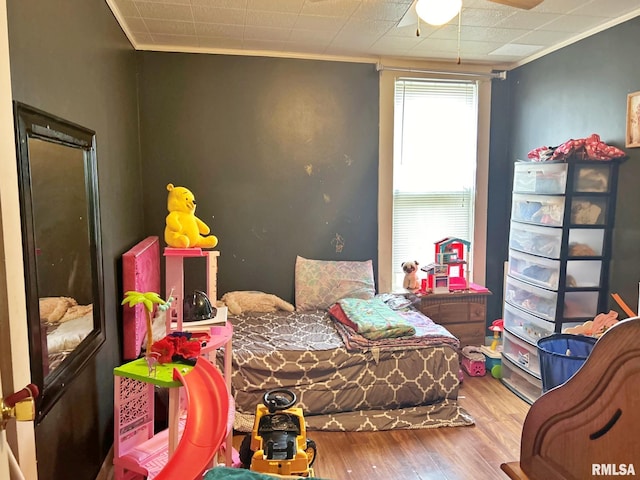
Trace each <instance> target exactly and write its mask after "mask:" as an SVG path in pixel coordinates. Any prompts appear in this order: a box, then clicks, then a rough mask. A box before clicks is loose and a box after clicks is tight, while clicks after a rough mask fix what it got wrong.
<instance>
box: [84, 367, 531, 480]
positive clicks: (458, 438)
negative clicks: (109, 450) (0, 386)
mask: <svg viewBox="0 0 640 480" xmlns="http://www.w3.org/2000/svg"><path fill="white" fill-rule="evenodd" d="M459 395H460V404H461V405H462V406H463V407H464V408H465V409H466V410H467V412H468V413H469V414H470V415H471V416H472V417H473V418H474V420H475V422H476V423H475V425H473V426H470V427H455V428H436V429H427V430H393V431H385V432H348V433H343V432H315V431H312V432H308V437H309V438H311V439H313V440H314V441H315V442H316V445H317V448H318V454H317V458H316V461H315V463H314V466H313V467H314V471H315V475H316V477H320V478H323V479H331V480H373V479H384V480H470V479H473V480H500V479H505V480H506V479H507V476H506V475H505V474H504V473H503V472H502V471H501V470H500V464H501V463H503V462H511V461H515V460H518V459H519V457H520V435H521V432H522V423H523V422H524V418H525V416H526V415H527V412H528V411H529V405H528V404H527V403H525V402H524V401H523V400H521V399H520V398H518V397H517V396H516V395H514V394H513V393H511V392H510V391H509V390H507V388H506V387H505V386H504V385H502V383H500V381H498V380H496V379H494V378H492V377H491V376H489V375H487V376H484V377H468V376H465V379H464V382H463V383H462V386H461V388H460V394H459ZM240 440H241V437H235V438H234V444H236V445H239V442H240ZM109 462H110V459H107V460H106V461H105V467H106V468H105V469H104V470H105V471H103V472H101V475H99V476H98V477H97V480H105V479H106V480H111V479H112V478H113V469H112V468H110V464H109Z"/></svg>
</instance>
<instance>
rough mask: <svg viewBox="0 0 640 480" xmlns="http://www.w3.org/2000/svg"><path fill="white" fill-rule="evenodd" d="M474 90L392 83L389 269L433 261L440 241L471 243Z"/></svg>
mask: <svg viewBox="0 0 640 480" xmlns="http://www.w3.org/2000/svg"><path fill="white" fill-rule="evenodd" d="M476 146H477V84H476V83H474V82H467V81H456V82H453V81H426V80H420V79H398V80H397V81H396V88H395V117H394V179H393V185H394V192H393V246H392V261H393V272H394V279H393V280H394V282H393V283H394V285H393V287H394V288H398V287H401V286H402V278H403V276H404V273H403V272H402V269H401V264H402V262H404V261H407V260H418V261H419V262H420V263H421V264H422V265H424V264H428V263H431V262H433V261H434V243H435V242H436V241H439V240H441V239H442V238H444V237H459V238H463V239H466V240H470V241H472V238H473V217H474V203H475V202H474V200H475V170H476V159H477V158H476V150H477V148H476Z"/></svg>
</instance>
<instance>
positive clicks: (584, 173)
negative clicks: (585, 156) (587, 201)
mask: <svg viewBox="0 0 640 480" xmlns="http://www.w3.org/2000/svg"><path fill="white" fill-rule="evenodd" d="M610 177H611V167H610V165H609V164H608V163H601V164H594V165H581V166H578V167H576V169H575V177H574V180H573V189H574V191H576V192H602V193H606V192H608V191H609V188H610V184H611V181H610Z"/></svg>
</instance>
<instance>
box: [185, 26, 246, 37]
mask: <svg viewBox="0 0 640 480" xmlns="http://www.w3.org/2000/svg"><path fill="white" fill-rule="evenodd" d="M194 27H195V31H196V35H198V36H200V37H218V38H227V39H230V38H237V39H238V40H239V41H241V40H242V37H243V36H244V29H245V27H244V25H225V24H221V23H195V24H194Z"/></svg>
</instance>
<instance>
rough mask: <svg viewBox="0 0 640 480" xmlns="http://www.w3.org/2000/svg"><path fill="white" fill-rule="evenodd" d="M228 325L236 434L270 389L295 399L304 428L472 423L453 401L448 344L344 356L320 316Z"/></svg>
mask: <svg viewBox="0 0 640 480" xmlns="http://www.w3.org/2000/svg"><path fill="white" fill-rule="evenodd" d="M230 321H231V323H233V325H234V335H233V374H232V389H233V394H234V397H235V402H236V405H235V407H236V421H235V425H234V428H236V429H237V430H240V431H249V430H250V429H251V427H252V425H253V414H254V412H255V408H256V405H257V404H258V403H261V402H262V397H263V395H264V393H265V392H266V391H268V390H272V389H275V388H288V389H290V390H292V391H293V392H294V393H295V394H296V395H297V398H298V402H297V406H299V407H301V408H302V409H303V410H304V413H305V419H306V422H307V428H308V429H310V430H314V429H315V430H318V429H322V430H340V431H357V430H389V429H395V428H432V427H439V426H459V425H470V424H472V423H473V419H472V418H471V417H470V416H469V415H468V414H467V413H466V412H465V411H464V410H463V409H462V408H461V407H460V406H459V405H458V404H457V401H456V400H457V395H458V387H459V383H458V377H457V373H458V355H457V353H456V350H455V349H454V348H453V347H452V346H451V345H448V344H444V343H442V344H437V345H430V346H415V348H403V349H385V348H382V349H375V350H370V351H364V350H362V351H357V352H350V351H348V350H347V348H346V347H345V345H344V342H343V340H342V338H341V336H340V335H339V334H338V332H337V331H336V327H335V326H334V322H333V321H332V320H331V319H330V318H329V317H328V315H327V314H326V313H325V312H324V311H313V312H292V313H289V312H276V313H268V314H251V313H247V314H243V315H240V316H236V317H231V318H230ZM219 355H222V353H221V352H220V353H219ZM219 359H220V357H219Z"/></svg>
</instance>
